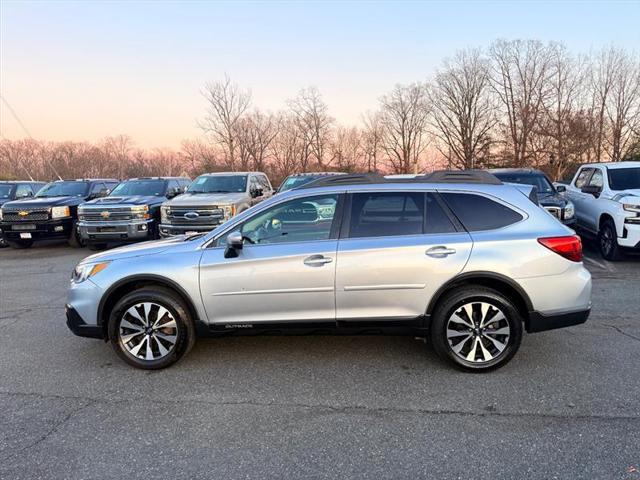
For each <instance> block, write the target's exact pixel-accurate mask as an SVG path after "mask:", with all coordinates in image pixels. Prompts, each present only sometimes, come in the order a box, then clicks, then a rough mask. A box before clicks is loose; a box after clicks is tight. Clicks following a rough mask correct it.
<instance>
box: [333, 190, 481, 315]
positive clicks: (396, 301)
mask: <svg viewBox="0 0 640 480" xmlns="http://www.w3.org/2000/svg"><path fill="white" fill-rule="evenodd" d="M345 215H346V216H345V221H344V223H343V229H342V232H341V238H340V241H339V242H338V264H337V267H336V316H337V319H338V320H343V321H352V322H357V321H362V320H388V319H409V318H416V317H419V316H420V315H423V314H425V312H426V309H427V305H428V304H429V301H430V299H431V298H432V297H433V295H434V294H435V292H436V291H437V290H438V288H440V287H441V286H442V285H443V284H444V283H445V282H447V281H448V280H450V279H451V278H453V277H454V276H456V275H457V274H458V273H459V272H460V271H461V270H462V269H463V267H464V265H465V263H466V262H467V259H468V258H469V255H470V253H471V246H472V242H471V237H470V236H469V234H468V233H467V232H465V231H463V230H462V229H461V228H460V227H459V226H457V225H456V222H455V219H453V218H451V217H450V216H449V214H448V213H447V210H446V207H445V206H444V205H443V203H442V201H441V200H440V198H439V197H438V196H437V194H435V193H434V192H420V191H412V192H407V191H404V192H389V191H384V192H383V191H380V192H354V193H353V194H351V195H350V196H349V199H348V202H347V206H346V211H345Z"/></svg>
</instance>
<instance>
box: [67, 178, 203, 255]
mask: <svg viewBox="0 0 640 480" xmlns="http://www.w3.org/2000/svg"><path fill="white" fill-rule="evenodd" d="M190 183H191V180H190V179H188V178H185V177H144V178H131V179H129V180H126V181H124V182H122V183H121V184H120V185H118V186H117V187H116V188H115V189H114V190H113V191H112V192H111V193H110V194H109V195H108V196H107V197H104V198H98V199H96V200H91V201H90V202H86V203H83V204H82V205H80V207H79V209H78V219H79V222H78V230H79V232H80V238H81V239H82V241H83V242H85V243H86V244H87V245H88V246H89V248H91V249H96V250H97V249H101V248H105V247H106V246H107V244H109V243H125V242H135V241H138V240H153V239H156V238H158V236H159V234H158V225H159V223H160V205H162V203H163V202H165V201H167V200H168V199H170V198H174V197H175V196H177V195H179V194H181V193H184V191H185V190H186V189H187V187H188V186H189V184H190Z"/></svg>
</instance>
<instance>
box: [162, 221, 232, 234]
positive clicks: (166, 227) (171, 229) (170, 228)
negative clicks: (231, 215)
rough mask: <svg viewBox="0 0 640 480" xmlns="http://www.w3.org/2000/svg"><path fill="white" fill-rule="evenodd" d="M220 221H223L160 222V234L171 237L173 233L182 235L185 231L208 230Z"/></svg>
mask: <svg viewBox="0 0 640 480" xmlns="http://www.w3.org/2000/svg"><path fill="white" fill-rule="evenodd" d="M222 223H223V222H220V223H217V224H215V225H171V224H168V223H161V224H160V236H161V237H173V236H174V235H184V234H185V233H187V232H210V231H211V230H213V229H214V228H216V227H217V226H218V225H221V224H222Z"/></svg>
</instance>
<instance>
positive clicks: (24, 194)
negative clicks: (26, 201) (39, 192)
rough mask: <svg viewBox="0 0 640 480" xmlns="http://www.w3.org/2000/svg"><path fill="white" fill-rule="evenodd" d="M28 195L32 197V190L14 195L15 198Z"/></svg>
mask: <svg viewBox="0 0 640 480" xmlns="http://www.w3.org/2000/svg"><path fill="white" fill-rule="evenodd" d="M28 197H33V193H32V192H24V193H21V194H20V195H16V198H28Z"/></svg>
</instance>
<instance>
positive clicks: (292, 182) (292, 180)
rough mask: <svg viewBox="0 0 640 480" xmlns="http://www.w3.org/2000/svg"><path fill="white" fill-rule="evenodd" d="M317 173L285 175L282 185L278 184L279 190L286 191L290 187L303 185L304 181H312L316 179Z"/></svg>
mask: <svg viewBox="0 0 640 480" xmlns="http://www.w3.org/2000/svg"><path fill="white" fill-rule="evenodd" d="M318 178H320V177H318V176H317V175H304V176H303V175H296V176H295V177H293V176H292V177H287V178H286V179H285V181H284V182H282V185H280V189H279V190H278V191H279V192H286V191H287V190H291V189H292V188H296V187H299V186H300V185H304V184H305V183H309V182H313V181H314V180H317V179H318Z"/></svg>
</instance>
